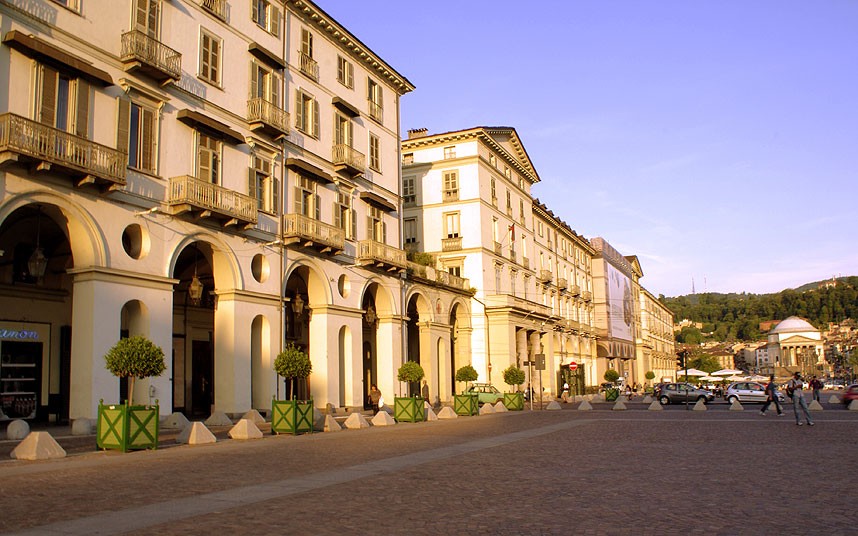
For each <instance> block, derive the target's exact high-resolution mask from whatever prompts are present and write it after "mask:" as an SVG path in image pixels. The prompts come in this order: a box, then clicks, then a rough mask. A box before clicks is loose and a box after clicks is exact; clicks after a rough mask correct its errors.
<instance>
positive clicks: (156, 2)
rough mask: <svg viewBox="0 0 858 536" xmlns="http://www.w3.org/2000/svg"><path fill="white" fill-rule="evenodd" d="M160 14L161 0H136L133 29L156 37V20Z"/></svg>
mask: <svg viewBox="0 0 858 536" xmlns="http://www.w3.org/2000/svg"><path fill="white" fill-rule="evenodd" d="M160 15H161V0H136V9H135V10H134V29H135V30H137V31H138V32H142V33H144V34H146V35H148V36H149V37H151V38H153V39H158V22H159V20H158V19H159V17H160Z"/></svg>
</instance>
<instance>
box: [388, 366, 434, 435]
mask: <svg viewBox="0 0 858 536" xmlns="http://www.w3.org/2000/svg"><path fill="white" fill-rule="evenodd" d="M424 375H425V373H424V372H423V367H421V366H420V363H417V362H416V361H406V362H405V363H403V364H402V366H401V367H399V371H398V372H397V374H396V378H397V379H398V380H399V381H401V382H406V383H408V384H409V387H408V390H409V392H413V386H414V385H415V384H417V385H419V382H420V380H422V379H423V376H424ZM423 402H424V401H423V398H422V397H420V396H402V397H400V396H397V397H394V398H393V418H394V419H396V420H397V421H400V422H401V421H408V422H417V421H423V420H426V413H425V412H424V411H423Z"/></svg>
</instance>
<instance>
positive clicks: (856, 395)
mask: <svg viewBox="0 0 858 536" xmlns="http://www.w3.org/2000/svg"><path fill="white" fill-rule="evenodd" d="M853 400H858V383H853V384H852V385H850V386H849V387H847V388H846V392H845V393H843V403H844V404H846V405H847V406H848V405H849V403H850V402H852V401H853Z"/></svg>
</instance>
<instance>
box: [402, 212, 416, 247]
mask: <svg viewBox="0 0 858 536" xmlns="http://www.w3.org/2000/svg"><path fill="white" fill-rule="evenodd" d="M402 228H403V232H404V233H405V243H406V244H416V243H417V218H407V219H405V220H403V221H402Z"/></svg>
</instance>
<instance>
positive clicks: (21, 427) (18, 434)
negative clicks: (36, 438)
mask: <svg viewBox="0 0 858 536" xmlns="http://www.w3.org/2000/svg"><path fill="white" fill-rule="evenodd" d="M29 433H30V425H29V424H27V421H22V420H21V419H16V420H14V421H12V422H10V423H9V426H7V427H6V439H14V440H15V441H18V440H19V439H24V438H25V437H27V435H28V434H29Z"/></svg>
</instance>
